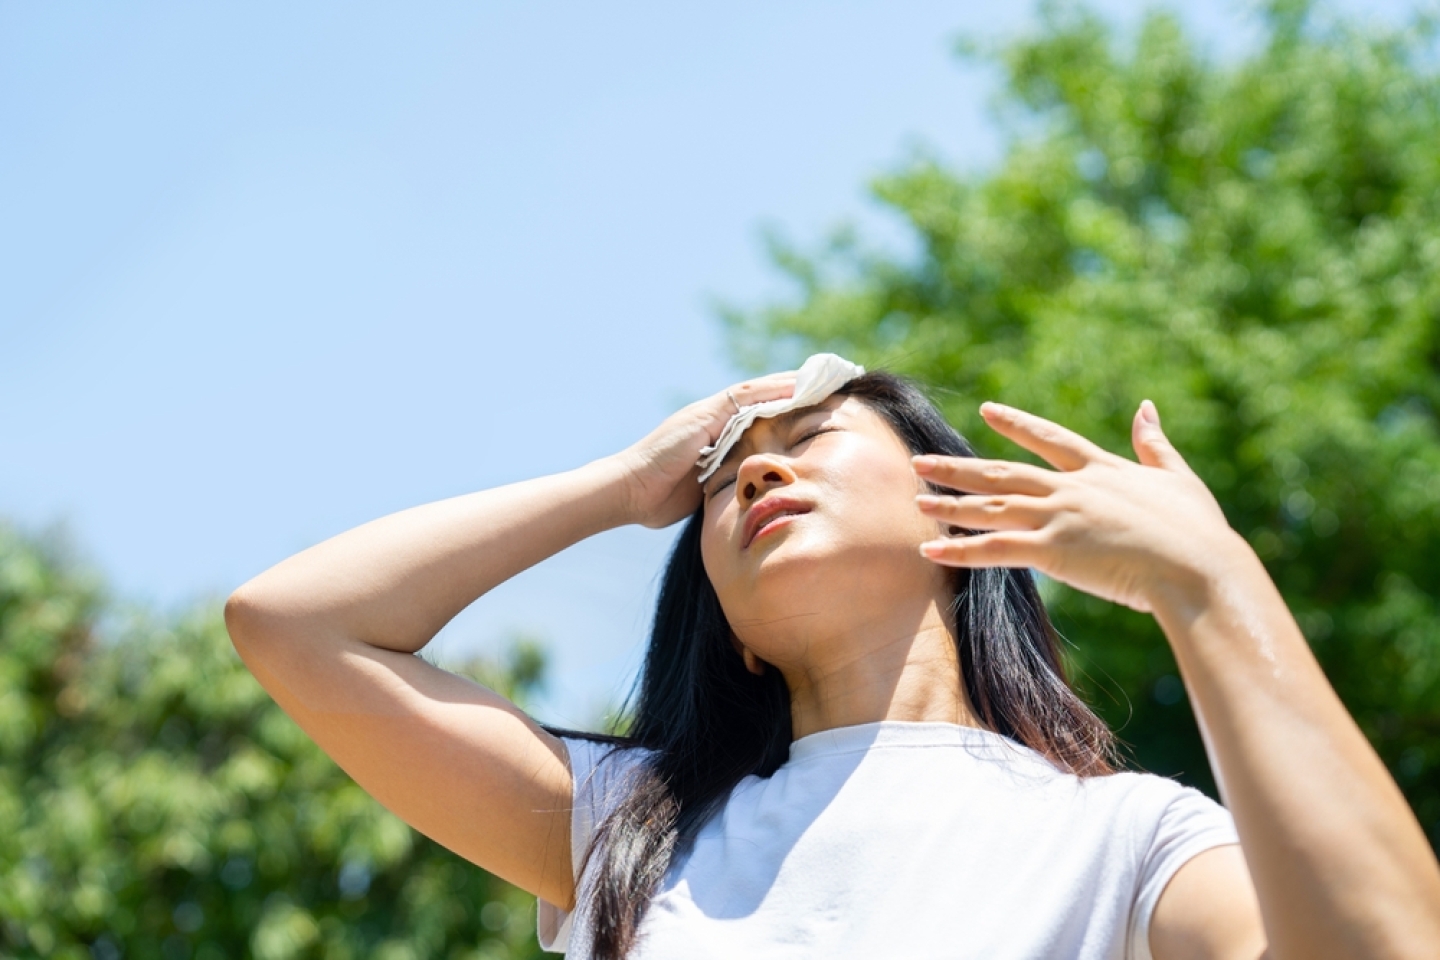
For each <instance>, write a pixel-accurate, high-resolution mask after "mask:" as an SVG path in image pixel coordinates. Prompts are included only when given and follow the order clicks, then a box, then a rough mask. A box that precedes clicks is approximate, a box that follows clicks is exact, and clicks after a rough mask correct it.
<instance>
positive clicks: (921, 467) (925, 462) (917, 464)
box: [910, 457, 936, 473]
mask: <svg viewBox="0 0 1440 960" xmlns="http://www.w3.org/2000/svg"><path fill="white" fill-rule="evenodd" d="M910 463H911V465H912V466H914V468H915V472H916V473H929V472H930V471H931V470H934V469H935V463H936V461H935V458H934V457H911V458H910Z"/></svg>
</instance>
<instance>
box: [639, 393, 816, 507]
mask: <svg viewBox="0 0 1440 960" xmlns="http://www.w3.org/2000/svg"><path fill="white" fill-rule="evenodd" d="M794 392H795V371H793V370H791V371H787V372H785V373H772V374H769V375H767V376H764V377H759V378H756V379H754V380H746V381H745V382H744V383H737V384H735V385H734V386H733V387H731V388H730V389H729V391H728V392H727V391H724V390H722V391H720V392H719V393H717V394H715V395H714V396H712V397H706V398H705V399H704V400H697V401H696V402H695V403H692V404H690V405H689V406H688V407H684V408H683V409H681V410H678V411H676V412H675V413H673V414H671V415H670V416H669V417H667V418H665V420H664V422H663V423H661V424H660V426H658V427H656V428H655V429H654V430H652V431H651V432H650V434H649V435H648V436H646V437H645V438H644V439H643V440H641V441H640V442H638V443H636V444H634V445H632V446H630V447H629V448H627V449H625V450H623V451H621V452H620V453H618V454H616V457H615V458H616V460H617V461H618V462H619V464H620V465H621V467H622V469H623V470H624V471H625V478H626V491H627V504H626V516H627V519H628V520H629V521H630V522H632V523H640V524H644V525H645V526H647V527H654V528H658V527H668V526H669V525H670V524H672V523H674V522H675V521H677V520H681V519H683V518H685V517H687V516H689V515H690V514H691V513H693V512H694V511H695V508H696V507H698V506H699V505H700V499H701V493H700V484H699V482H697V477H698V476H699V470H698V468H697V467H696V466H695V461H697V460H699V459H700V450H701V449H702V448H703V447H707V446H709V445H710V444H712V443H714V442H715V440H716V438H718V437H719V436H720V431H721V430H723V429H725V424H726V423H728V422H729V420H730V418H731V417H732V416H734V415H735V412H736V404H739V405H740V406H742V407H748V406H750V405H751V404H754V403H764V402H765V401H767V400H780V399H784V398H785V397H789V396H791V395H792V394H794ZM731 396H733V397H734V403H732V402H731Z"/></svg>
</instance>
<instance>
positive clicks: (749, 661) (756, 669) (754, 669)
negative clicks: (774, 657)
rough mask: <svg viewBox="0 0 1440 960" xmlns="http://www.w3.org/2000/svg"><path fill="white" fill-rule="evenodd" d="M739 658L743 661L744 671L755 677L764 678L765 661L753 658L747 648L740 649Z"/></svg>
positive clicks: (753, 655) (752, 654)
mask: <svg viewBox="0 0 1440 960" xmlns="http://www.w3.org/2000/svg"><path fill="white" fill-rule="evenodd" d="M740 657H741V659H743V660H744V661H745V669H746V670H749V671H750V672H751V673H753V674H755V676H757V677H763V676H765V661H764V660H761V659H760V658H759V657H757V656H755V654H754V653H752V652H751V651H750V648H749V647H741V648H740Z"/></svg>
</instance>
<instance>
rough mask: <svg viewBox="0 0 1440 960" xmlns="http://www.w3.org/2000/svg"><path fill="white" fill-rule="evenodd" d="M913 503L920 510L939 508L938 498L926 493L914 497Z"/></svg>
mask: <svg viewBox="0 0 1440 960" xmlns="http://www.w3.org/2000/svg"><path fill="white" fill-rule="evenodd" d="M915 503H916V505H917V506H919V507H920V509H921V510H925V509H927V508H933V507H938V506H940V498H939V497H936V496H932V495H931V494H928V493H922V494H919V495H918V496H916V497H915Z"/></svg>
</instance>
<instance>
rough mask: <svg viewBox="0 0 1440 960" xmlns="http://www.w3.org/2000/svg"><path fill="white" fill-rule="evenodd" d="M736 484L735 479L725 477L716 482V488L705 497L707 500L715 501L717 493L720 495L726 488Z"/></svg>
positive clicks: (711, 489)
mask: <svg viewBox="0 0 1440 960" xmlns="http://www.w3.org/2000/svg"><path fill="white" fill-rule="evenodd" d="M734 482H735V478H734V477H725V478H723V479H721V480H718V481H716V483H715V486H713V487H711V488H710V492H709V493H707V494H706V495H705V499H707V500H710V499H713V498H714V497H715V495H716V494H717V493H719V492H720V491H721V490H724V489H725V488H726V487H728V486H730V484H732V483H734Z"/></svg>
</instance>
